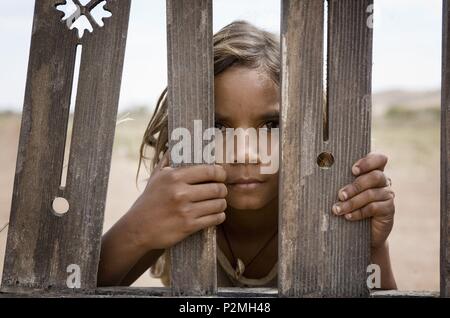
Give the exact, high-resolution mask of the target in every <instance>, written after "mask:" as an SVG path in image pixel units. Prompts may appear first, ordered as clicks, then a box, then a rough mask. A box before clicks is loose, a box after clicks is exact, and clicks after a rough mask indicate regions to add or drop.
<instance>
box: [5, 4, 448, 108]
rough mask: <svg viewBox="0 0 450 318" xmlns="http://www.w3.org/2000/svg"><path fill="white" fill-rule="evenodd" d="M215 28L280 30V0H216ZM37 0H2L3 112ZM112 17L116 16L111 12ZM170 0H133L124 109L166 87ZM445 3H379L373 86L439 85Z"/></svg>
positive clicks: (11, 100)
mask: <svg viewBox="0 0 450 318" xmlns="http://www.w3.org/2000/svg"><path fill="white" fill-rule="evenodd" d="M213 3H214V17H213V21H214V30H213V31H214V32H216V31H218V30H219V29H220V28H222V27H223V26H225V25H226V24H228V23H230V22H231V21H233V20H236V19H245V20H248V21H249V22H251V23H254V24H256V25H257V26H259V27H262V28H265V29H266V30H268V31H272V32H276V33H279V29H280V28H279V25H280V0H214V2H213ZM33 9H34V1H33V0H21V1H4V0H2V1H0V41H1V43H2V45H1V48H0V111H1V110H6V109H12V110H17V111H20V110H21V109H22V105H23V96H24V89H25V80H26V72H27V64H28V55H29V46H30V37H31V25H32V18H33ZM113 14H114V13H113ZM165 17H166V15H165V0H132V8H131V18H130V26H129V33H128V42H127V50H126V56H125V65H124V72H123V80H122V89H121V98H120V106H119V111H123V110H126V109H127V108H130V107H134V106H140V105H147V106H148V107H152V106H153V105H154V103H155V102H156V99H157V97H158V96H159V94H160V92H161V90H162V89H163V88H164V87H165V86H166V84H167V72H166V67H167V64H166V63H167V58H166V54H167V52H166V29H165V21H166V18H165ZM441 32H442V1H441V0H375V19H374V53H373V54H374V65H373V89H374V91H375V92H379V91H382V90H393V89H402V90H429V89H439V87H440V81H441Z"/></svg>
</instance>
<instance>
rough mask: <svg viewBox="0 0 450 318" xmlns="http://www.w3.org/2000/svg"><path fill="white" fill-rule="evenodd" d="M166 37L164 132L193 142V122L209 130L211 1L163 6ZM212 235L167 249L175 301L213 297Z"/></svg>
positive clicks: (206, 232) (211, 112) (211, 105)
mask: <svg viewBox="0 0 450 318" xmlns="http://www.w3.org/2000/svg"><path fill="white" fill-rule="evenodd" d="M167 34H168V37H167V40H168V75H169V85H168V87H169V89H168V103H169V132H172V131H173V130H174V129H175V128H178V127H184V128H187V129H188V130H189V131H190V132H191V136H194V120H201V121H202V127H203V129H206V128H210V127H214V65H213V51H212V45H213V42H212V1H211V0H198V1H189V0H181V1H180V0H167ZM194 143H195V142H192V150H193V149H194V148H193V147H194ZM173 144H174V142H173V141H170V149H172V146H173ZM191 154H192V155H193V154H194V152H193V151H192V152H191ZM193 159H194V157H192V161H193ZM171 164H172V166H174V163H173V162H171ZM215 233H216V232H215V228H209V229H206V230H204V231H201V232H198V233H196V234H194V235H192V236H190V237H188V238H187V239H186V240H184V241H182V242H180V243H179V244H177V245H176V246H174V247H173V248H172V249H171V260H172V262H171V264H172V268H171V287H172V291H173V293H174V294H175V295H209V294H214V293H216V292H217V273H216V234H215Z"/></svg>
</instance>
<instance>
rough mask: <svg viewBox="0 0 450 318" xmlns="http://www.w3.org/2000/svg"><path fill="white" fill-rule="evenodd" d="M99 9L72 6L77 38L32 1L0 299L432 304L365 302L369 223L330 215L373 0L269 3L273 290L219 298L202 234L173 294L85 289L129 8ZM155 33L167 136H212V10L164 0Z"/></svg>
mask: <svg viewBox="0 0 450 318" xmlns="http://www.w3.org/2000/svg"><path fill="white" fill-rule="evenodd" d="M101 2H102V1H101V0H91V1H90V2H89V3H88V4H87V5H85V6H83V5H82V4H81V3H80V1H79V0H73V3H74V4H75V5H76V6H77V7H78V8H79V11H78V15H77V16H73V17H70V18H69V19H66V21H67V20H68V21H69V22H73V21H74V20H75V19H76V18H77V17H78V16H79V15H81V14H82V15H85V16H86V17H87V19H88V21H89V22H91V25H92V26H93V29H94V30H93V32H92V33H88V32H85V34H84V35H83V37H82V38H80V37H79V36H78V34H77V33H76V31H74V30H69V29H68V28H67V26H68V25H69V24H68V23H62V22H61V20H62V18H63V14H62V13H61V12H59V11H58V10H57V7H58V6H59V5H62V4H64V3H65V1H64V0H40V1H36V3H35V13H34V22H33V32H32V40H31V51H30V58H29V67H28V78H27V85H26V94H25V101H24V107H23V117H22V125H21V133H20V142H19V151H18V157H17V165H16V174H15V181H14V190H13V200H12V208H11V216H10V225H9V231H8V240H7V249H6V256H5V265H4V270H3V278H2V288H1V292H0V296H1V295H3V296H5V295H6V296H11V295H15V296H17V295H21V296H26V295H28V296H29V295H37V294H40V295H44V296H46V295H55V294H59V295H65V296H68V295H69V296H70V295H72V296H80V295H85V296H96V297H97V296H99V297H101V296H105V295H109V296H117V295H120V296H134V297H139V296H161V295H218V296H251V295H257V296H276V295H278V296H281V297H333V296H336V297H344V296H349V297H350V296H351V297H366V296H370V295H372V296H380V297H383V296H415V295H419V296H435V295H434V294H432V293H429V294H426V293H425V294H417V293H414V292H412V293H399V292H379V293H370V292H369V290H368V288H367V285H366V279H367V275H368V273H367V272H366V270H367V266H368V265H369V262H370V224H369V221H368V220H366V221H363V222H356V223H353V222H345V221H343V220H342V218H333V217H330V211H331V206H332V204H333V202H334V200H335V195H336V193H337V191H338V189H340V188H341V187H342V186H343V185H345V184H347V183H350V182H351V181H352V180H353V179H352V174H351V169H350V167H351V165H352V163H353V162H355V161H356V160H357V159H359V158H361V157H362V156H363V155H365V154H366V153H368V152H369V151H370V131H371V69H372V31H373V30H372V27H371V24H370V23H371V14H372V11H371V10H370V8H371V6H372V4H373V0H328V1H323V0H282V1H281V6H282V21H281V37H280V40H281V63H282V79H281V88H280V91H281V149H280V150H281V171H280V195H279V200H280V203H279V206H280V215H279V233H280V234H279V266H278V267H279V268H278V282H279V283H278V290H276V289H266V288H256V289H239V288H219V289H218V288H217V278H216V236H215V229H214V228H209V229H207V230H204V231H202V232H199V233H196V234H194V235H192V236H190V237H189V238H188V239H186V240H185V241H183V242H181V243H179V244H177V245H176V246H175V247H173V248H172V249H171V253H170V254H171V258H172V264H173V266H172V272H171V274H172V286H171V288H139V289H136V288H119V287H117V288H97V287H96V284H97V280H96V276H97V266H98V262H99V252H100V246H101V236H102V226H103V215H104V209H105V200H106V190H107V184H108V177H109V169H110V163H111V152H112V145H113V140H114V132H115V121H116V115H117V107H118V99H119V91H120V84H121V76H122V68H123V59H124V52H125V45H126V38H127V28H128V20H129V12H130V4H131V0H108V1H107V4H106V6H105V9H106V10H108V11H109V12H111V13H112V16H111V17H109V18H107V19H105V21H104V23H105V25H104V26H103V27H99V25H98V23H97V24H96V21H95V19H94V18H93V17H92V16H91V14H90V11H91V9H92V8H94V7H96V6H97V5H101ZM326 5H328V10H327V14H326V11H325V6H326ZM449 13H450V8H449V4H448V0H444V1H443V17H444V19H443V22H444V23H443V73H442V74H443V82H442V85H443V86H442V87H443V89H442V160H441V173H442V182H441V211H442V214H441V216H442V218H441V224H442V226H441V228H442V235H441V296H445V297H448V296H450V249H449V246H450V231H449V228H450V219H449V213H450V210H449V206H448V204H449V202H450V193H449V189H450V184H449V180H450V175H449V167H448V159H449V158H450V157H449V156H450V153H449V149H450V143H449V140H450V129H449V126H450V125H449V119H448V118H449V117H448V112H449V109H450V95H449V94H450V68H449V66H448V64H447V61H448V59H449V57H448V54H449V52H450V51H449V49H450V46H449V41H448V34H449V31H450V30H449V23H448V22H449ZM405 14H407V12H405ZM325 22H327V23H325ZM325 26H326V27H325ZM167 32H168V37H167V39H168V74H169V94H168V101H169V106H170V107H169V131H171V130H172V129H174V128H176V127H186V128H188V129H189V130H190V131H193V121H194V120H198V119H201V120H202V121H203V127H213V126H212V125H213V123H214V98H213V96H214V91H213V83H214V69H213V68H214V66H213V47H212V45H213V43H212V0H167ZM325 39H326V43H325ZM80 46H81V47H82V55H81V65H80V72H79V81H78V89H77V92H76V108H75V115H74V123H73V136H72V140H71V142H70V157H69V166H68V172H67V181H66V183H65V184H64V186H62V185H61V178H62V172H61V171H62V168H63V158H64V149H65V146H66V145H65V143H66V132H67V125H68V117H69V108H70V100H71V96H72V94H75V92H72V86H73V83H72V81H73V75H74V69H75V57H76V52H77V47H80ZM325 49H326V50H325ZM324 52H327V56H326V57H325V56H324ZM325 58H326V61H327V63H326V66H327V67H326V68H324V59H325ZM186 61H189V63H186ZM324 69H326V73H325V72H324ZM324 76H326V83H327V84H326V92H327V96H326V98H325V99H324V96H323V92H324V89H325V87H324V82H325V81H324ZM324 100H325V101H326V102H325V103H324ZM319 163H320V164H319ZM322 163H324V164H325V166H324V164H322ZM55 198H61V199H64V200H66V201H67V203H68V204H69V209H68V212H67V213H64V214H58V213H57V212H56V211H55V210H54V209H53V207H52V203H53V201H54V200H55ZM70 264H77V265H78V266H79V269H80V274H81V285H80V286H77V287H79V288H76V289H69V288H68V286H67V276H68V273H67V267H68V266H69V265H70Z"/></svg>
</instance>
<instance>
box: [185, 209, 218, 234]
mask: <svg viewBox="0 0 450 318" xmlns="http://www.w3.org/2000/svg"><path fill="white" fill-rule="evenodd" d="M225 218H226V216H225V212H221V213H216V214H211V215H207V216H203V217H201V218H197V219H196V220H195V223H194V226H193V231H194V232H197V231H200V230H203V229H206V228H208V227H210V226H216V225H219V224H221V223H223V221H225Z"/></svg>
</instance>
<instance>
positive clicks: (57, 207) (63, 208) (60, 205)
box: [52, 197, 69, 216]
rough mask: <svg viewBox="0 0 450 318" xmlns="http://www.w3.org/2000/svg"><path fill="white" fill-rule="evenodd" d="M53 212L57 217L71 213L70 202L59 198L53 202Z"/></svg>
mask: <svg viewBox="0 0 450 318" xmlns="http://www.w3.org/2000/svg"><path fill="white" fill-rule="evenodd" d="M52 208H53V212H55V214H56V215H59V216H62V215H64V214H66V213H67V212H68V211H69V202H68V201H67V200H66V199H64V198H61V197H57V198H55V199H54V200H53V202H52Z"/></svg>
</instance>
